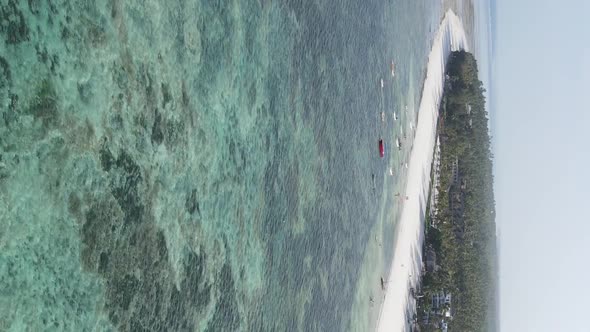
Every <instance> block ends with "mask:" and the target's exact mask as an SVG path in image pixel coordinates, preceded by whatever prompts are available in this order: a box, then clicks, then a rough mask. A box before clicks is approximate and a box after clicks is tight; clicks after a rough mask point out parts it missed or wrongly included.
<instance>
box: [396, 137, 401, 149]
mask: <svg viewBox="0 0 590 332" xmlns="http://www.w3.org/2000/svg"><path fill="white" fill-rule="evenodd" d="M395 146H397V147H398V149H400V150H401V149H402V143H401V142H400V141H399V137H397V138H396V139H395Z"/></svg>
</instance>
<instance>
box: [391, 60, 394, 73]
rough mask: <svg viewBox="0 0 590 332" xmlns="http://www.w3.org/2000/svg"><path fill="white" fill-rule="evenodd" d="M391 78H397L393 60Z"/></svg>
mask: <svg viewBox="0 0 590 332" xmlns="http://www.w3.org/2000/svg"><path fill="white" fill-rule="evenodd" d="M391 77H395V63H394V62H393V60H391Z"/></svg>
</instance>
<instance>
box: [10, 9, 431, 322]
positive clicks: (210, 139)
mask: <svg viewBox="0 0 590 332" xmlns="http://www.w3.org/2000/svg"><path fill="white" fill-rule="evenodd" d="M436 6H437V5H435V4H433V3H432V1H429V0H415V1H398V0H392V1H324V2H323V3H322V4H318V2H315V1H285V2H278V1H270V0H260V1H213V0H212V1H188V0H187V1H183V0H179V1H157V0H147V1H136V0H129V1H123V0H109V1H90V0H78V1H59V0H29V1H15V0H1V1H0V21H1V24H0V35H1V36H2V38H1V39H2V40H1V41H0V101H1V104H0V105H1V106H0V107H1V109H0V110H1V113H2V118H1V119H0V330H2V331H21V330H31V331H41V330H56V331H57V330H68V331H90V330H93V331H109V330H122V331H162V330H176V331H184V330H200V331H246V330H248V331H287V330H289V331H295V330H299V331H346V330H357V331H365V330H368V329H369V328H370V327H371V326H372V324H374V319H375V318H376V315H377V314H378V313H377V311H378V302H379V297H380V294H379V290H378V288H379V287H378V283H379V277H380V276H381V275H382V273H384V271H388V267H389V266H388V264H389V261H390V259H391V256H392V250H391V249H392V248H393V245H392V242H393V236H394V230H395V217H396V215H397V213H398V212H399V204H398V203H399V202H398V201H396V199H395V197H394V193H395V192H396V191H397V190H398V189H397V188H403V183H404V167H402V164H403V162H404V159H405V158H406V156H407V155H408V152H409V145H410V144H409V142H410V136H411V135H409V131H408V127H407V124H408V121H409V120H411V119H415V114H414V113H413V112H414V110H415V109H417V108H418V98H419V94H420V89H421V82H422V80H423V77H424V68H425V64H426V56H427V54H428V51H429V48H430V37H431V36H432V35H433V34H434V33H435V30H436V27H437V25H438V21H439V12H440V9H439V8H438V7H436ZM392 60H394V61H395V63H396V75H395V78H392V77H391V74H390V71H389V70H390V62H391V61H392ZM381 78H383V79H384V88H383V89H381V86H380V79H381ZM406 105H408V112H405V106H406ZM381 111H385V112H386V121H385V122H381V117H380V112H381ZM393 111H396V112H397V114H398V115H399V116H400V118H399V119H398V121H397V122H394V121H393V118H392V114H393ZM400 126H402V127H403V129H400V128H402V127H400ZM402 130H403V133H402ZM403 134H406V135H407V136H408V139H407V140H405V141H404V142H408V144H404V149H403V151H402V152H400V151H398V150H397V148H395V145H394V144H393V142H394V138H395V137H397V136H399V137H400V138H402V139H403ZM380 137H383V138H384V140H385V141H386V156H385V158H384V159H380V158H379V155H378V149H377V141H378V139H379V138H380ZM390 167H391V168H392V169H393V171H394V176H390V175H389V168H390ZM372 175H375V181H374V183H375V189H374V190H373V181H372ZM369 297H374V298H375V299H376V301H377V304H376V305H374V306H372V305H371V304H370V302H369Z"/></svg>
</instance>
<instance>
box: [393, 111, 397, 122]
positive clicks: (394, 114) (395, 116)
mask: <svg viewBox="0 0 590 332" xmlns="http://www.w3.org/2000/svg"><path fill="white" fill-rule="evenodd" d="M393 120H394V121H397V113H395V112H393Z"/></svg>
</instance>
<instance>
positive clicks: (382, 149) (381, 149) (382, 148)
mask: <svg viewBox="0 0 590 332" xmlns="http://www.w3.org/2000/svg"><path fill="white" fill-rule="evenodd" d="M379 155H380V156H381V158H383V157H384V156H385V143H383V139H380V140H379Z"/></svg>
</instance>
